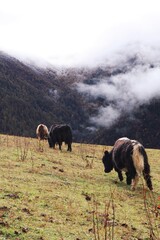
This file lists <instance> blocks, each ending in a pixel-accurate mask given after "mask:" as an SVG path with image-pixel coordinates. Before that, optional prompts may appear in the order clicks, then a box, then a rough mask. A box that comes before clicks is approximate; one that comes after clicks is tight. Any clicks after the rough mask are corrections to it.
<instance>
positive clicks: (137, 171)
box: [102, 137, 153, 190]
mask: <svg viewBox="0 0 160 240" xmlns="http://www.w3.org/2000/svg"><path fill="white" fill-rule="evenodd" d="M102 161H103V164H104V171H105V172H106V173H109V172H111V171H112V170H113V169H114V170H115V171H116V172H117V173H118V177H119V179H120V181H123V175H122V171H125V172H126V182H127V184H128V185H131V189H132V190H135V188H136V186H137V183H138V180H139V177H140V176H141V175H143V177H144V179H145V182H146V184H147V186H148V188H149V189H150V190H153V187H152V181H151V176H150V165H149V163H148V157H147V153H146V151H145V149H144V147H143V146H142V144H140V143H139V142H138V141H136V140H130V139H128V138H126V137H124V138H119V139H118V140H117V141H116V142H115V144H114V146H113V148H112V150H111V151H110V152H108V151H105V152H104V156H103V158H102Z"/></svg>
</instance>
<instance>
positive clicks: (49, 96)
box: [0, 52, 160, 148]
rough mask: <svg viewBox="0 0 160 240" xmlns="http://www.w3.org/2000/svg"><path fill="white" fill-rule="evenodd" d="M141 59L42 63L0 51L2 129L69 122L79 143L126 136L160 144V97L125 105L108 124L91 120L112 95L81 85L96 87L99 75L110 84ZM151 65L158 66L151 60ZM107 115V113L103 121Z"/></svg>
mask: <svg viewBox="0 0 160 240" xmlns="http://www.w3.org/2000/svg"><path fill="white" fill-rule="evenodd" d="M138 64H139V61H138V60H137V58H136V57H134V58H130V59H128V60H127V62H126V63H125V64H120V65H119V66H118V68H117V66H112V67H108V66H107V65H106V66H103V67H97V68H92V69H91V68H79V69H76V68H68V69H67V68H66V69H56V68H54V67H50V68H49V67H48V68H40V67H36V66H33V65H32V66H31V65H28V64H25V63H23V62H21V61H19V60H18V59H16V58H14V57H11V56H8V55H6V54H4V53H2V52H1V53H0V99H1V101H0V116H1V117H0V133H4V134H12V135H21V136H30V137H35V129H36V127H37V125H38V124H39V123H44V124H46V125H47V126H48V127H50V126H51V125H52V124H59V123H67V124H69V125H70V126H71V127H72V129H73V138H74V141H75V142H85V143H95V144H107V145H112V144H113V143H114V141H115V140H116V139H117V138H118V137H122V136H128V137H130V138H132V139H137V140H139V141H140V142H142V143H143V144H144V145H145V147H151V148H159V147H160V131H159V126H160V99H159V98H157V97H153V98H152V99H151V100H150V101H148V102H143V103H142V104H139V105H137V106H136V107H135V108H134V107H132V108H131V110H130V111H125V108H127V105H126V106H125V107H124V109H123V111H122V112H121V115H120V116H119V117H118V118H117V120H116V121H115V120H114V121H113V123H112V124H110V125H108V126H105V124H98V121H97V122H96V121H91V119H92V118H95V117H96V116H98V114H99V109H100V108H102V107H104V108H105V107H107V106H109V105H110V104H111V106H113V105H114V100H112V103H111V100H108V99H106V98H105V97H104V96H100V95H98V96H96V97H95V96H94V93H92V94H89V91H90V88H89V91H88V92H86V91H85V90H84V91H82V90H79V86H80V85H81V84H83V87H85V86H86V88H87V87H91V88H92V87H94V86H95V87H96V84H97V83H99V82H100V79H103V82H104V81H108V83H109V84H110V85H109V86H112V85H113V82H111V77H114V76H120V75H122V74H124V73H125V72H129V71H130V69H132V68H133V66H135V65H138ZM148 68H151V69H152V68H154V66H153V65H152V64H150V65H149V66H148ZM120 81H121V79H119V82H120ZM79 84H80V85H79ZM122 105H123V102H122ZM122 108H123V107H122ZM108 117H109V116H108ZM108 117H107V115H105V118H104V119H103V121H104V122H105V121H107V118H108ZM110 117H111V116H110Z"/></svg>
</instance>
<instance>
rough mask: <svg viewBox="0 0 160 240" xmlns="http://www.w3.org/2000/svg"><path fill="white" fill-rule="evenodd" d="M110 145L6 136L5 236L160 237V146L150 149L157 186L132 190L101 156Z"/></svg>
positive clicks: (0, 145) (73, 239)
mask: <svg viewBox="0 0 160 240" xmlns="http://www.w3.org/2000/svg"><path fill="white" fill-rule="evenodd" d="M110 148H111V147H110V146H102V145H91V144H80V143H73V151H72V152H71V153H70V152H67V151H66V146H65V145H63V146H62V151H59V150H58V148H57V149H55V150H54V149H50V148H49V147H48V143H47V142H46V141H45V142H41V143H39V142H38V140H37V139H35V138H26V137H17V136H9V135H0V169H1V177H0V190H1V191H0V226H1V228H0V239H1V240H2V239H3V240H4V239H7V240H33V239H34V240H93V239H94V240H111V239H112V240H113V239H114V240H119V239H123V240H151V239H152V240H153V239H154V240H159V239H160V234H159V229H160V184H159V182H160V159H159V155H160V150H154V149H146V151H147V153H148V157H149V162H150V166H151V175H152V177H153V178H152V181H153V187H154V191H153V193H151V192H150V191H148V190H145V189H144V185H143V181H140V182H139V184H138V188H137V190H136V191H134V192H133V191H131V190H130V187H129V186H127V185H126V183H125V181H124V182H123V183H120V182H119V181H118V177H117V174H116V173H115V172H114V171H113V172H112V173H110V174H108V175H107V174H105V173H104V169H103V164H102V162H101V158H102V155H103V151H104V150H105V149H110Z"/></svg>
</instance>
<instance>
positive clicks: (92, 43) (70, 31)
mask: <svg viewBox="0 0 160 240" xmlns="http://www.w3.org/2000/svg"><path fill="white" fill-rule="evenodd" d="M0 5H1V10H0V28H1V40H0V48H1V50H6V51H8V52H11V53H14V54H17V55H20V56H21V57H22V56H24V57H26V56H27V57H32V58H33V57H34V58H35V57H36V58H40V59H43V60H46V61H48V62H50V63H53V64H67V65H71V64H76V63H80V64H94V63H97V62H100V61H102V60H103V58H104V57H106V56H108V54H109V53H112V52H113V51H115V50H117V49H119V48H121V46H124V45H125V44H127V43H130V42H134V41H141V42H145V43H149V44H152V45H154V44H159V42H160V24H159V23H160V14H159V9H160V8H159V6H160V3H159V1H158V0H152V1H151V0H145V1H144V0H141V1H139V0H134V1H128V0H67V1H66V0H34V1H32V0H23V1H21V0H14V1H12V0H0Z"/></svg>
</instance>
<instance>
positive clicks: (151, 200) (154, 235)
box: [143, 184, 160, 240]
mask: <svg viewBox="0 0 160 240" xmlns="http://www.w3.org/2000/svg"><path fill="white" fill-rule="evenodd" d="M147 193H148V197H147ZM143 201H144V209H145V213H146V217H147V222H148V227H149V239H150V240H160V237H159V230H158V228H159V226H158V224H157V220H158V217H159V212H158V209H157V204H156V201H155V196H154V193H153V192H152V191H148V190H146V188H145V187H144V184H143Z"/></svg>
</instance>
